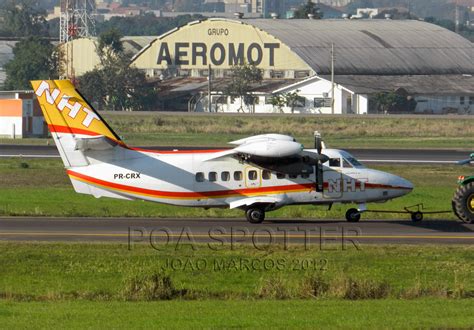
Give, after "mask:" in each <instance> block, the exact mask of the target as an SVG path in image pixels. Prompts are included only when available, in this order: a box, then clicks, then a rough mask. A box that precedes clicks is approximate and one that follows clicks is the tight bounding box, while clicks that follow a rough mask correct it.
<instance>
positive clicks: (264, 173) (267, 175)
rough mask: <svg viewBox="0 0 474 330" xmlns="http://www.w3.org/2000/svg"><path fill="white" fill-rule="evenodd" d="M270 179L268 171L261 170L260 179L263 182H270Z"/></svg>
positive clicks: (270, 175)
mask: <svg viewBox="0 0 474 330" xmlns="http://www.w3.org/2000/svg"><path fill="white" fill-rule="evenodd" d="M271 178H272V172H270V171H268V170H263V171H262V179H263V180H270V179H271Z"/></svg>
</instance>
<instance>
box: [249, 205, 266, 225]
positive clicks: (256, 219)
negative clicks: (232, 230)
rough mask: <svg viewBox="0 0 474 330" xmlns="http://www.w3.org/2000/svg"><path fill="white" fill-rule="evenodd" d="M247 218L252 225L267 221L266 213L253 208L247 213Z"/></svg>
mask: <svg viewBox="0 0 474 330" xmlns="http://www.w3.org/2000/svg"><path fill="white" fill-rule="evenodd" d="M245 216H246V217H247V221H248V222H250V223H262V221H263V220H264V219H265V211H264V210H262V209H260V208H257V207H251V208H249V209H247V211H245Z"/></svg>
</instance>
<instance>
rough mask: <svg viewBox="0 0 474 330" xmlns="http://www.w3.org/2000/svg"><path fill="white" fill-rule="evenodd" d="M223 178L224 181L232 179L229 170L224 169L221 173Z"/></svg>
mask: <svg viewBox="0 0 474 330" xmlns="http://www.w3.org/2000/svg"><path fill="white" fill-rule="evenodd" d="M221 180H222V181H229V180H230V173H229V172H227V171H224V172H222V173H221Z"/></svg>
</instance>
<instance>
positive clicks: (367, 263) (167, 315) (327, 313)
mask: <svg viewBox="0 0 474 330" xmlns="http://www.w3.org/2000/svg"><path fill="white" fill-rule="evenodd" d="M473 252H474V246H430V245H425V246H410V245H407V246H390V245H385V246H370V245H368V246H362V247H361V248H360V249H355V248H354V247H352V248H349V249H346V250H343V249H342V248H340V247H336V246H334V249H331V250H319V249H317V248H316V249H310V250H305V249H304V248H303V247H302V246H293V247H290V248H289V250H284V249H283V247H279V246H275V245H273V246H272V249H271V250H264V251H260V250H256V249H254V248H252V247H251V246H248V245H246V246H238V247H237V248H235V249H233V250H231V249H230V247H227V248H225V249H221V250H217V251H216V250H211V249H210V248H209V247H207V246H206V245H201V244H198V245H195V249H194V250H193V249H191V248H190V247H185V246H183V247H181V248H179V249H176V248H175V247H174V246H167V247H163V246H162V247H161V248H160V250H159V251H158V250H154V249H153V248H151V247H150V246H148V245H145V244H138V245H133V246H132V248H131V249H130V250H129V249H128V248H127V245H125V244H110V243H107V244H98V243H94V244H86V243H7V242H1V243H0V264H1V265H2V267H1V268H0V297H1V298H0V324H2V327H4V328H26V327H28V328H31V327H33V328H49V327H54V328H57V327H61V328H65V327H68V328H69V327H73V328H90V327H91V328H104V327H106V328H130V327H134V328H145V327H151V326H153V327H157V326H158V327H166V328H168V327H172V328H178V327H179V328H182V327H184V326H187V327H189V326H192V327H194V328H195V327H257V326H264V327H297V326H298V327H308V328H309V327H311V328H314V327H318V328H327V327H329V328H341V327H342V328H347V327H350V328H360V329H362V328H387V327H389V328H413V327H417V328H425V327H436V328H440V327H441V328H442V327H470V326H473V325H474V317H473V316H472V313H470V310H471V309H472V308H473V307H474V299H472V298H469V297H471V296H472V295H473V294H474V282H473V281H472V276H473V275H474V253H473ZM242 258H245V259H252V260H260V261H262V260H274V261H276V260H286V262H287V263H288V265H291V263H292V261H295V260H327V263H326V266H325V267H324V270H321V269H316V270H314V269H305V270H301V269H297V270H295V269H291V268H290V267H285V268H283V269H276V268H269V269H267V270H265V269H264V268H263V267H256V268H251V269H245V268H242V269H228V270H218V269H217V270H216V268H214V267H212V264H213V262H215V261H216V260H221V261H227V262H229V261H231V260H241V259H242ZM167 259H173V260H178V259H179V260H182V261H186V260H188V261H189V260H191V261H194V262H196V261H197V260H198V259H200V260H206V261H207V263H208V265H210V266H208V267H202V268H201V269H200V270H196V269H191V268H189V267H187V268H178V269H174V270H173V269H169V268H168V269H166V270H162V267H163V266H164V265H165V264H166V260H167ZM139 274H167V276H169V277H170V278H171V280H172V283H173V286H174V287H175V288H176V289H178V290H181V291H183V292H187V293H186V294H185V295H184V296H181V297H175V298H173V299H172V300H169V301H160V300H158V301H142V300H139V301H128V300H127V299H126V297H124V296H123V292H124V287H125V286H126V283H127V279H129V278H130V276H136V275H139ZM314 276H316V277H317V278H319V277H320V278H324V279H325V280H326V281H328V283H329V282H330V283H331V285H332V286H333V288H334V289H335V290H338V289H343V287H342V286H341V284H340V283H342V282H341V281H340V280H341V279H348V278H352V279H354V280H356V281H358V282H357V283H368V284H369V285H372V286H373V285H375V284H376V283H385V285H386V287H387V288H388V289H389V291H388V293H387V295H386V296H384V298H382V299H364V298H363V297H357V296H356V297H353V298H348V297H344V296H341V295H339V296H338V294H337V292H336V293H335V294H328V295H321V296H318V297H317V298H314V297H312V296H310V295H305V294H304V293H305V291H303V290H304V289H305V286H304V283H305V280H306V279H308V278H312V277H314ZM262 283H280V285H281V286H282V287H281V288H280V289H283V290H286V292H288V295H287V296H286V297H280V299H278V297H275V298H270V297H268V296H261V292H262V289H261V287H262ZM370 283H375V284H370ZM369 288H370V287H368V289H369ZM345 290H347V287H345ZM410 292H411V293H412V294H411V296H410V295H407V293H410ZM413 293H414V294H413Z"/></svg>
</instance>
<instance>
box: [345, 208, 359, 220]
mask: <svg viewBox="0 0 474 330" xmlns="http://www.w3.org/2000/svg"><path fill="white" fill-rule="evenodd" d="M346 220H347V221H349V222H358V221H359V220H360V212H359V210H358V209H354V208H352V209H349V210H347V212H346Z"/></svg>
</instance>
